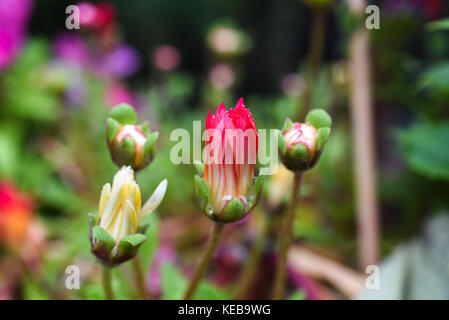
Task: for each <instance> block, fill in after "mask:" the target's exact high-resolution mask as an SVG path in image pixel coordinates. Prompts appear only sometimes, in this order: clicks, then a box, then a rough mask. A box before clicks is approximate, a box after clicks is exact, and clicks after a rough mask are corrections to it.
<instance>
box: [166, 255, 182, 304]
mask: <svg viewBox="0 0 449 320" xmlns="http://www.w3.org/2000/svg"><path fill="white" fill-rule="evenodd" d="M161 274H162V276H161V278H162V279H161V284H162V299H164V300H179V299H182V297H183V295H184V291H185V290H186V289H187V280H186V279H185V278H184V276H183V275H182V274H181V273H180V272H179V271H178V270H177V269H176V267H175V266H174V265H172V264H170V263H165V264H163V265H162V272H161Z"/></svg>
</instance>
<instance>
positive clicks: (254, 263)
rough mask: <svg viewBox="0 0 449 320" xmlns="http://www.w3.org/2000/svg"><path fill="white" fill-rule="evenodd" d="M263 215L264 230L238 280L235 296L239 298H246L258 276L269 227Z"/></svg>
mask: <svg viewBox="0 0 449 320" xmlns="http://www.w3.org/2000/svg"><path fill="white" fill-rule="evenodd" d="M262 217H263V218H264V221H263V225H262V230H261V232H260V234H259V236H258V237H257V239H256V241H255V243H254V244H253V246H252V248H251V252H250V254H249V257H248V262H247V263H246V264H245V267H244V268H243V270H242V272H241V274H240V276H239V280H238V281H237V284H238V287H237V289H236V293H235V298H236V299H237V300H241V299H245V298H246V297H247V294H248V291H249V289H250V287H251V284H252V283H253V280H254V277H255V276H256V273H257V267H258V266H259V261H260V257H261V256H262V252H263V248H264V246H265V242H266V240H267V230H268V227H267V223H266V221H265V217H264V216H262Z"/></svg>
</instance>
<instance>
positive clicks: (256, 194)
mask: <svg viewBox="0 0 449 320" xmlns="http://www.w3.org/2000/svg"><path fill="white" fill-rule="evenodd" d="M264 181H265V176H262V175H259V176H257V177H255V178H254V182H253V184H252V186H251V191H250V195H249V197H248V204H249V208H250V209H249V210H248V212H249V211H251V210H252V209H253V208H254V207H255V206H256V205H257V203H258V202H259V199H260V195H261V193H262V187H263V183H264ZM248 212H247V213H248Z"/></svg>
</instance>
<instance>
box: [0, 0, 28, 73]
mask: <svg viewBox="0 0 449 320" xmlns="http://www.w3.org/2000/svg"><path fill="white" fill-rule="evenodd" d="M32 5H33V2H32V0H1V1H0V70H1V69H3V68H5V67H6V66H8V65H9V64H10V63H11V61H12V60H13V59H14V58H15V57H16V55H17V54H18V53H19V51H20V48H21V47H22V45H23V42H24V41H25V36H26V24H27V21H28V17H29V14H30V11H31V7H32Z"/></svg>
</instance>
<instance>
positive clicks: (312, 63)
mask: <svg viewBox="0 0 449 320" xmlns="http://www.w3.org/2000/svg"><path fill="white" fill-rule="evenodd" d="M312 23H313V25H312V29H311V34H310V51H309V56H308V60H307V69H306V87H305V89H304V93H303V95H302V98H301V104H300V108H299V109H298V111H297V113H296V117H295V119H296V120H302V119H304V117H305V116H306V114H307V112H308V111H309V110H310V107H311V102H312V95H313V92H314V89H315V83H316V78H317V76H318V70H319V67H320V64H321V59H322V56H323V48H324V32H325V27H326V11H325V9H322V8H314V9H313V22H312Z"/></svg>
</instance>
